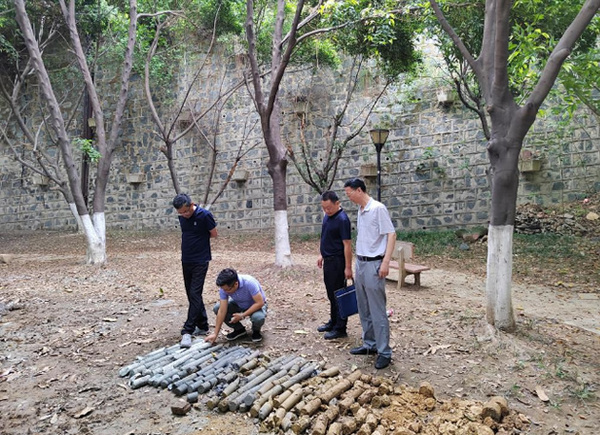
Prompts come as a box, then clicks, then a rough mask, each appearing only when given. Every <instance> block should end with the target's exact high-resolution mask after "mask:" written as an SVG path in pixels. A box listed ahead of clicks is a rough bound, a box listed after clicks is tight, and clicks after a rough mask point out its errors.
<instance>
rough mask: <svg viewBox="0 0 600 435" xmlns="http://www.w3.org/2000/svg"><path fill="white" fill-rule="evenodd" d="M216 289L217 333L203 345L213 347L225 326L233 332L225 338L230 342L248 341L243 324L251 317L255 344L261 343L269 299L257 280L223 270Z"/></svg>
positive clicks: (214, 309) (215, 331)
mask: <svg viewBox="0 0 600 435" xmlns="http://www.w3.org/2000/svg"><path fill="white" fill-rule="evenodd" d="M217 286H218V287H219V302H217V303H216V304H215V306H214V308H213V311H214V312H215V314H216V315H217V320H216V321H215V330H214V331H213V333H212V334H210V335H209V336H208V337H206V338H205V339H204V341H208V342H210V343H212V344H214V343H215V341H217V337H218V336H219V332H220V331H221V326H223V323H225V324H226V325H227V326H229V327H230V328H233V331H231V332H230V333H229V334H227V335H225V337H226V338H227V340H230V341H232V340H236V339H238V338H241V337H245V336H246V335H248V332H247V331H246V328H245V327H244V325H242V320H244V319H246V318H248V317H249V318H250V322H251V323H252V341H254V342H255V343H257V342H260V341H262V334H261V332H260V330H261V328H262V326H263V325H264V323H265V317H266V316H267V297H266V296H265V292H264V290H263V289H262V287H261V285H260V283H259V282H258V280H257V279H256V278H254V277H253V276H250V275H241V274H240V275H238V273H237V272H236V271H235V270H234V269H223V270H222V271H221V272H220V273H219V276H217Z"/></svg>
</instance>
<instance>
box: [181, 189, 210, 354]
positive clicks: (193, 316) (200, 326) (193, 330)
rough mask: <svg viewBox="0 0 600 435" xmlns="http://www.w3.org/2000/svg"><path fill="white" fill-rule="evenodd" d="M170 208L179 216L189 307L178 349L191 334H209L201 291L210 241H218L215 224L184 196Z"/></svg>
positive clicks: (204, 210) (206, 268)
mask: <svg viewBox="0 0 600 435" xmlns="http://www.w3.org/2000/svg"><path fill="white" fill-rule="evenodd" d="M173 207H175V209H176V210H177V213H178V214H179V225H180V227H181V267H182V270H183V281H184V284H185V293H186V295H187V299H188V303H189V306H188V314H187V319H186V321H185V323H184V324H183V328H182V330H181V343H180V347H182V348H188V347H190V346H191V345H192V334H197V335H206V334H208V317H207V315H206V308H205V307H204V300H203V299H202V291H203V289H204V280H205V278H206V272H207V271H208V263H209V262H210V260H211V259H212V257H211V251H210V239H211V238H213V237H217V224H216V223H215V219H214V218H213V215H212V213H211V212H210V211H208V210H206V209H204V208H202V207H200V206H198V205H196V204H194V203H193V202H192V200H191V198H190V197H189V196H188V195H187V194H185V193H180V194H179V195H177V196H176V197H175V199H173Z"/></svg>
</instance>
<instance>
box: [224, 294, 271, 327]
mask: <svg viewBox="0 0 600 435" xmlns="http://www.w3.org/2000/svg"><path fill="white" fill-rule="evenodd" d="M252 300H253V301H254V303H253V304H252V305H250V308H248V309H247V310H246V311H244V312H243V313H234V314H233V316H232V319H231V322H232V323H236V322H241V321H242V320H244V319H245V318H246V317H249V316H250V315H252V313H255V312H257V311H258V310H260V309H261V308H262V307H263V306H264V305H265V301H264V299H263V297H262V294H261V293H257V294H255V295H252Z"/></svg>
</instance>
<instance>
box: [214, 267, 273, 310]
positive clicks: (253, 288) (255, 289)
mask: <svg viewBox="0 0 600 435" xmlns="http://www.w3.org/2000/svg"><path fill="white" fill-rule="evenodd" d="M238 283H239V286H238V288H237V290H236V291H235V292H233V293H230V294H227V293H226V292H225V290H223V289H222V288H220V289H219V298H220V299H221V300H222V301H224V300H228V298H231V300H232V301H233V302H235V303H236V304H237V305H238V307H240V308H241V309H242V310H247V309H248V308H250V307H251V306H252V305H253V304H254V296H255V295H257V294H260V295H261V296H262V298H263V301H265V302H267V296H266V295H265V291H264V290H263V289H262V287H261V285H260V283H259V282H258V280H257V279H256V278H254V277H253V276H251V275H238Z"/></svg>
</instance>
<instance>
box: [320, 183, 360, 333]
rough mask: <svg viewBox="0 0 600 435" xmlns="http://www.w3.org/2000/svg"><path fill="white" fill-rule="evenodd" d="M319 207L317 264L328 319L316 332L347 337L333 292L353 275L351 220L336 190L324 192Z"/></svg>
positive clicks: (345, 321) (344, 324)
mask: <svg viewBox="0 0 600 435" xmlns="http://www.w3.org/2000/svg"><path fill="white" fill-rule="evenodd" d="M321 207H322V208H323V212H324V213H325V215H324V216H323V224H322V226H321V245H320V251H321V255H320V256H319V259H318V260H317V266H318V267H319V268H322V269H323V281H324V283H325V289H326V290H327V298H328V299H329V321H328V322H327V323H325V324H324V325H321V326H319V327H318V328H317V331H319V332H325V335H324V336H323V338H325V340H332V339H334V338H342V337H346V336H347V333H346V324H347V319H342V318H341V317H340V314H339V311H338V304H337V300H336V298H335V291H336V290H339V289H341V288H342V287H344V283H345V282H346V280H347V279H351V278H352V233H351V225H350V219H348V215H347V214H346V212H345V211H344V210H343V209H342V207H341V205H340V199H339V197H338V196H337V193H335V192H333V191H331V190H328V191H327V192H323V194H322V195H321Z"/></svg>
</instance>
